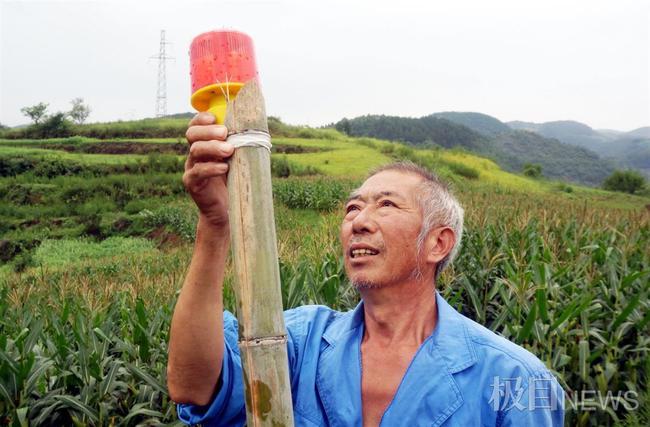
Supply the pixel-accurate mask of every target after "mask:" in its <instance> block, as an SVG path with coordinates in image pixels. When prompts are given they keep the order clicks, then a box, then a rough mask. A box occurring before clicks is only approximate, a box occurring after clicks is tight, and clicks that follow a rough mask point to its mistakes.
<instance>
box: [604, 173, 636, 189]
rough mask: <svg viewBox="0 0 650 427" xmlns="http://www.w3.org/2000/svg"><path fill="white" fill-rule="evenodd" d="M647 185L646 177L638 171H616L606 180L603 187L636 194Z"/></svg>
mask: <svg viewBox="0 0 650 427" xmlns="http://www.w3.org/2000/svg"><path fill="white" fill-rule="evenodd" d="M644 187H645V178H644V177H643V176H642V175H641V174H640V173H639V172H636V171H632V170H626V171H622V170H617V171H614V173H613V174H611V175H610V176H609V177H608V178H607V179H606V180H605V181H604V182H603V188H604V189H605V190H610V191H622V192H625V193H630V194H634V193H636V192H637V191H639V190H642V189H643V188H644Z"/></svg>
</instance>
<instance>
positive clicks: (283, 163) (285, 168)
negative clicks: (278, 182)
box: [271, 155, 321, 178]
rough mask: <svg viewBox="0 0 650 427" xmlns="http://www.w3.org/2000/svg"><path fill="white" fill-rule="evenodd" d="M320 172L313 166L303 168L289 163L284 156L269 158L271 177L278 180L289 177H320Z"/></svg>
mask: <svg viewBox="0 0 650 427" xmlns="http://www.w3.org/2000/svg"><path fill="white" fill-rule="evenodd" d="M320 174H321V171H320V170H318V169H317V168H315V167H313V166H309V165H307V166H303V165H301V164H298V163H294V162H291V161H289V159H288V158H287V156H286V155H283V156H281V157H271V175H272V176H275V177H278V178H287V177H289V176H292V175H293V176H306V175H320Z"/></svg>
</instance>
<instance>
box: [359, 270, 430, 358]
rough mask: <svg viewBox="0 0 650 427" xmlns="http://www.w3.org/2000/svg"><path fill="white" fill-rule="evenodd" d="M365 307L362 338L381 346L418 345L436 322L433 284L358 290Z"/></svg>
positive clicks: (409, 284) (410, 284)
mask: <svg viewBox="0 0 650 427" xmlns="http://www.w3.org/2000/svg"><path fill="white" fill-rule="evenodd" d="M361 296H362V298H363V307H364V316H365V319H364V323H365V333H364V337H363V340H364V342H367V341H368V340H370V341H372V342H373V343H374V344H378V345H380V346H392V345H409V346H416V347H417V346H419V345H420V344H422V342H423V341H424V340H425V339H427V337H428V336H429V335H431V333H432V332H433V330H434V329H435V327H436V324H437V322H438V310H437V306H436V294H435V287H433V286H432V284H431V283H426V284H425V283H418V284H414V283H408V284H404V285H399V286H390V287H386V288H374V289H365V290H363V291H362V292H361Z"/></svg>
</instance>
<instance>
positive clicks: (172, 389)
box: [167, 113, 233, 405]
mask: <svg viewBox="0 0 650 427" xmlns="http://www.w3.org/2000/svg"><path fill="white" fill-rule="evenodd" d="M186 136H187V141H188V143H189V144H190V152H189V155H188V157H187V161H186V162H185V173H184V174H183V184H184V185H185V188H186V189H187V191H188V192H189V193H190V195H191V196H192V199H193V200H194V202H195V203H196V205H197V206H198V208H199V221H198V226H197V230H196V241H195V244H194V253H193V255H192V262H191V264H190V268H189V271H188V273H187V276H186V277H185V281H184V282H183V288H182V289H181V293H180V296H179V297H178V302H177V303H176V308H175V309H174V315H173V318H172V323H171V331H170V338H169V361H168V364H167V385H168V388H169V394H170V397H171V399H172V400H173V401H175V402H177V403H191V404H195V405H205V404H207V403H209V401H210V399H211V397H212V395H213V394H214V392H215V389H216V387H217V383H218V381H219V376H220V374H221V365H222V360H223V351H224V342H223V341H224V334H223V317H222V314H223V298H222V291H223V279H224V270H225V264H226V257H227V255H228V250H229V244H230V230H229V224H228V190H227V188H226V173H227V171H228V163H226V160H227V159H228V157H230V156H231V155H232V153H233V147H232V145H230V144H227V143H225V142H224V141H225V139H226V136H227V129H226V128H225V127H224V126H219V125H215V124H214V117H213V116H212V114H209V113H199V114H197V115H196V116H195V117H194V118H193V119H192V121H191V122H190V124H189V128H188V130H187V134H186Z"/></svg>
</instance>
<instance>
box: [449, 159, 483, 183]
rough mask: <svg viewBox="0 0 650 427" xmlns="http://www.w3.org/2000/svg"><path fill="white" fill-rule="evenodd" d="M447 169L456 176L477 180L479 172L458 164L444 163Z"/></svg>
mask: <svg viewBox="0 0 650 427" xmlns="http://www.w3.org/2000/svg"><path fill="white" fill-rule="evenodd" d="M444 163H445V164H446V165H447V166H449V169H451V171H452V172H453V173H455V174H456V175H460V176H463V177H465V178H467V179H478V177H479V172H478V171H477V170H476V169H474V168H473V167H471V166H467V165H465V164H463V163H458V162H444Z"/></svg>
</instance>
